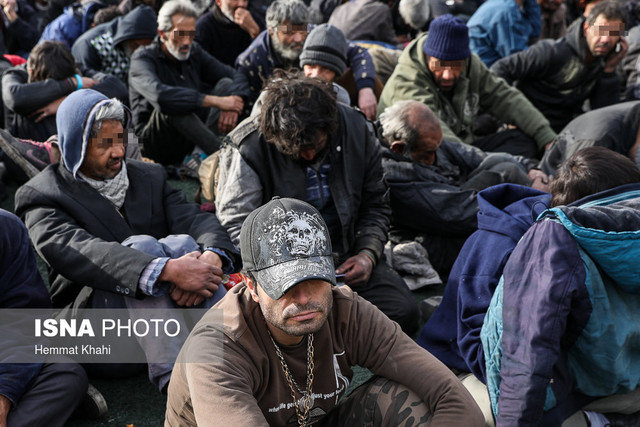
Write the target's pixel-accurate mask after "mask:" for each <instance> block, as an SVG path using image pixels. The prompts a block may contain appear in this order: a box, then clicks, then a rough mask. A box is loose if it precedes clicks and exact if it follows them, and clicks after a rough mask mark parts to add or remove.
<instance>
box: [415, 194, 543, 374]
mask: <svg viewBox="0 0 640 427" xmlns="http://www.w3.org/2000/svg"><path fill="white" fill-rule="evenodd" d="M550 199H551V196H550V195H549V194H548V193H543V192H541V191H538V190H534V189H533V188H529V187H524V186H521V185H515V184H501V185H496V186H494V187H490V188H487V189H486V190H483V191H481V192H479V193H478V206H479V209H480V211H479V212H478V231H476V232H475V233H473V234H472V235H471V237H469V239H468V240H467V241H466V242H465V244H464V246H463V248H462V251H461V252H460V255H459V256H458V259H457V260H456V263H455V264H454V266H453V269H452V270H451V274H450V276H449V281H448V282H447V287H446V288H445V290H444V295H443V298H442V303H441V304H440V306H439V307H438V308H437V309H436V311H435V313H433V316H431V318H430V319H429V321H428V322H427V323H426V324H425V325H424V328H423V329H422V332H421V333H420V336H419V337H418V344H420V345H421V346H422V347H424V348H425V349H427V350H428V351H429V352H431V353H432V354H433V355H434V356H436V357H437V358H438V359H440V361H441V362H443V363H444V364H445V365H447V366H449V367H450V368H454V369H457V370H460V371H467V372H472V373H473V374H474V375H475V376H476V377H478V379H480V380H481V381H482V382H485V363H484V353H483V349H482V344H481V342H480V329H481V328H482V323H483V321H484V316H485V313H486V312H487V309H488V308H489V303H490V301H491V296H492V295H493V292H494V290H495V288H496V286H497V285H498V281H499V280H500V276H501V275H502V270H503V268H504V265H505V264H506V262H507V260H508V259H509V256H510V255H511V252H512V251H513V249H514V248H515V247H516V244H517V243H518V241H519V240H520V238H521V237H522V235H523V234H524V233H525V232H526V231H527V230H528V229H529V227H531V225H532V224H533V222H534V220H535V219H536V218H537V217H538V215H539V214H540V213H541V212H542V211H544V210H545V209H546V208H547V207H548V206H549V201H550Z"/></svg>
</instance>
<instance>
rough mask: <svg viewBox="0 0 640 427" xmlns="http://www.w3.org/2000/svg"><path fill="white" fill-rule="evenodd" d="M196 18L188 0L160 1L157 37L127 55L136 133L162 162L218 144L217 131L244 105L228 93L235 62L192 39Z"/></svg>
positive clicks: (210, 149)
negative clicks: (216, 55)
mask: <svg viewBox="0 0 640 427" xmlns="http://www.w3.org/2000/svg"><path fill="white" fill-rule="evenodd" d="M197 18H198V14H197V12H196V10H195V8H194V7H193V5H192V4H191V3H190V2H188V1H186V0H170V1H168V2H166V3H164V4H163V5H162V8H160V11H159V12H158V35H159V37H158V38H156V39H155V40H154V41H153V43H151V44H150V45H148V46H144V47H141V48H140V49H138V50H136V52H135V53H134V54H133V56H132V57H131V64H130V67H129V70H130V71H129V98H130V100H131V109H132V110H133V119H134V120H133V121H134V123H135V128H136V135H138V136H139V137H140V139H141V142H142V145H143V154H144V155H146V156H147V157H150V158H152V159H153V160H155V161H157V162H159V163H162V164H164V165H171V164H179V163H180V162H182V160H183V158H184V157H185V156H186V155H188V154H191V153H192V151H193V150H194V148H195V147H199V149H200V150H201V152H202V151H204V152H205V153H206V154H211V153H213V152H214V151H216V150H218V149H219V148H220V138H219V137H218V136H216V132H221V133H226V132H228V131H230V130H231V129H233V127H234V126H235V125H236V121H237V119H238V113H240V112H241V111H242V107H243V102H242V99H241V98H240V97H239V96H226V95H228V93H229V86H230V84H231V81H229V80H228V79H226V78H232V77H233V75H234V70H233V68H231V67H229V66H227V65H225V64H222V63H221V62H220V61H218V60H217V59H215V58H214V57H212V56H211V55H209V54H208V53H207V52H205V51H204V50H202V48H201V47H200V46H199V45H198V44H197V43H194V42H193V39H194V37H195V34H196V19H197ZM225 77H226V78H225ZM210 93H213V94H210ZM221 95H224V96H221ZM220 112H221V113H220Z"/></svg>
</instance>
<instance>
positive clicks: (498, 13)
mask: <svg viewBox="0 0 640 427" xmlns="http://www.w3.org/2000/svg"><path fill="white" fill-rule="evenodd" d="M467 25H468V26H469V47H470V48H471V51H472V52H473V53H475V54H476V55H478V56H479V57H480V59H482V62H484V64H485V65H486V66H487V67H491V65H492V64H493V63H494V62H496V61H497V60H498V59H500V58H504V57H505V56H509V55H511V54H512V53H516V52H520V51H522V50H525V49H527V48H528V47H529V40H531V39H535V38H537V37H540V33H541V31H542V17H541V15H540V6H538V2H537V1H536V0H525V2H524V5H523V7H522V8H520V6H519V5H518V3H517V2H516V1H514V0H488V1H486V2H484V3H483V4H482V6H480V7H479V8H478V10H476V12H475V13H474V14H473V16H472V17H471V19H469V22H468V23H467Z"/></svg>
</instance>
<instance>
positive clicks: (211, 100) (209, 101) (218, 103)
mask: <svg viewBox="0 0 640 427" xmlns="http://www.w3.org/2000/svg"><path fill="white" fill-rule="evenodd" d="M202 106H203V107H216V108H219V109H220V110H222V111H234V112H236V113H242V108H243V107H244V102H243V101H242V98H241V97H239V96H237V95H231V96H215V95H205V97H204V99H203V100H202Z"/></svg>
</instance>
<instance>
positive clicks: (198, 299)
mask: <svg viewBox="0 0 640 427" xmlns="http://www.w3.org/2000/svg"><path fill="white" fill-rule="evenodd" d="M169 296H171V299H172V300H174V301H175V302H176V304H178V305H179V306H182V307H193V306H194V305H199V304H201V303H202V301H204V297H203V296H200V295H198V294H196V293H194V292H187V291H183V290H182V289H180V288H178V287H177V286H171V288H170V289H169Z"/></svg>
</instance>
